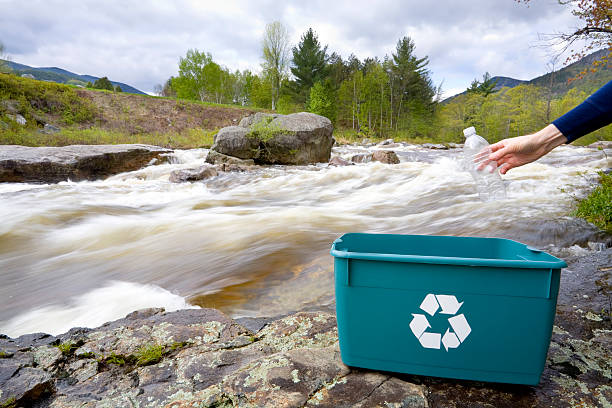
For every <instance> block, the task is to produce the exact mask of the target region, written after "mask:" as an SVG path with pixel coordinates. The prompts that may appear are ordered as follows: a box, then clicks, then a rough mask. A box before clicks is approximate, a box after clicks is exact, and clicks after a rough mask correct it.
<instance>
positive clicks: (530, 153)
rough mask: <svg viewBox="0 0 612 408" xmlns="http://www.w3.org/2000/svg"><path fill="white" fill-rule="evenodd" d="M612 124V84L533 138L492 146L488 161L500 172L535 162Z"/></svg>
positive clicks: (605, 86) (502, 142) (610, 82)
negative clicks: (556, 149)
mask: <svg viewBox="0 0 612 408" xmlns="http://www.w3.org/2000/svg"><path fill="white" fill-rule="evenodd" d="M611 122H612V81H609V82H608V83H607V84H606V85H604V86H603V87H602V88H600V89H599V90H598V91H597V92H595V93H594V94H593V95H591V96H590V97H589V98H587V99H586V100H585V101H584V102H582V103H581V104H580V105H578V106H577V107H575V108H574V109H572V110H571V111H569V112H567V113H566V114H565V115H563V116H561V117H560V118H559V119H557V120H555V121H554V122H553V123H551V124H550V125H548V126H546V127H545V128H544V129H542V130H540V131H539V132H536V133H534V134H531V135H526V136H519V137H513V138H509V139H504V140H502V141H500V142H497V143H495V144H493V145H491V152H492V153H491V154H490V155H489V157H488V161H496V162H497V166H498V167H500V166H501V168H500V170H499V171H500V173H501V174H506V172H507V171H508V170H510V169H512V168H514V167H519V166H522V165H524V164H527V163H531V162H532V161H535V160H537V159H539V158H540V157H542V156H544V155H545V154H547V153H548V152H550V151H551V150H552V149H554V148H555V147H557V146H559V145H561V144H563V143H571V142H573V141H574V140H576V139H577V138H579V137H580V136H583V135H585V134H587V133H590V132H592V131H594V130H597V129H599V128H601V127H603V126H606V125H608V124H609V123H611Z"/></svg>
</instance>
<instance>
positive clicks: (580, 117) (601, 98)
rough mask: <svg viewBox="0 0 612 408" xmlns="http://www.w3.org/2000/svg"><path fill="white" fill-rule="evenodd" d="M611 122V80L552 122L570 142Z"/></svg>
mask: <svg viewBox="0 0 612 408" xmlns="http://www.w3.org/2000/svg"><path fill="white" fill-rule="evenodd" d="M611 122H612V81H610V82H608V83H607V84H605V85H604V86H603V87H601V88H600V89H599V90H598V91H597V92H595V93H594V94H593V95H591V96H589V97H588V98H587V99H586V100H585V101H584V102H582V103H581V104H580V105H578V106H576V107H575V108H574V109H572V110H571V111H569V112H567V113H566V114H565V115H563V116H561V117H560V118H559V119H557V120H555V121H554V122H553V125H555V126H556V127H557V129H559V130H560V131H561V133H563V136H565V137H566V138H567V143H571V142H573V141H574V140H576V139H578V138H579V137H580V136H584V135H586V134H587V133H591V132H592V131H594V130H597V129H599V128H601V127H604V126H606V125H608V124H610V123H611Z"/></svg>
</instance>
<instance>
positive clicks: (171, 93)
mask: <svg viewBox="0 0 612 408" xmlns="http://www.w3.org/2000/svg"><path fill="white" fill-rule="evenodd" d="M173 79H174V77H170V78H168V79H167V80H166V82H165V83H164V86H163V87H162V91H161V94H160V95H161V96H167V97H171V98H175V97H176V91H175V90H174V88H172V80H173Z"/></svg>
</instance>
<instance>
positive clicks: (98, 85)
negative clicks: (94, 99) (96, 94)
mask: <svg viewBox="0 0 612 408" xmlns="http://www.w3.org/2000/svg"><path fill="white" fill-rule="evenodd" d="M93 88H95V89H106V90H107V91H114V90H115V87H114V86H113V84H112V83H111V81H109V80H108V78H107V77H102V78H98V79H96V80H95V81H94V83H93Z"/></svg>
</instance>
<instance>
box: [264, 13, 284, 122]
mask: <svg viewBox="0 0 612 408" xmlns="http://www.w3.org/2000/svg"><path fill="white" fill-rule="evenodd" d="M263 59H264V63H263V69H264V76H265V77H266V80H267V81H268V82H269V83H270V87H271V88H270V89H271V99H270V102H271V103H270V105H271V106H272V110H275V109H276V103H277V101H278V98H279V96H280V91H281V84H282V82H283V79H285V78H286V77H287V71H288V67H289V33H288V32H287V29H286V28H285V26H283V25H282V24H281V23H280V21H275V22H273V23H270V24H268V25H266V30H265V33H264V38H263Z"/></svg>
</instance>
